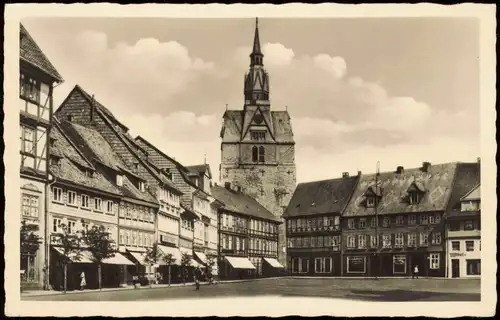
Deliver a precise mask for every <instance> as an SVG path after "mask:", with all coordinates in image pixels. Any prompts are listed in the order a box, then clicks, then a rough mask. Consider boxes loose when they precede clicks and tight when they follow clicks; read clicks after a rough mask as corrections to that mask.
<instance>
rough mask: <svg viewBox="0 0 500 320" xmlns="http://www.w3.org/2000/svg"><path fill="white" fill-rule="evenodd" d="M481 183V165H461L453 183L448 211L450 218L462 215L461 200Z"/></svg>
mask: <svg viewBox="0 0 500 320" xmlns="http://www.w3.org/2000/svg"><path fill="white" fill-rule="evenodd" d="M480 182H481V166H480V164H479V163H459V164H458V165H457V174H456V177H455V181H454V183H453V188H452V192H451V197H450V203H449V205H448V209H447V211H446V213H447V215H448V216H457V215H461V214H462V213H461V203H460V202H461V199H462V197H464V196H466V195H467V194H468V193H469V192H471V191H472V190H473V189H474V188H475V187H476V186H478V185H479V184H480Z"/></svg>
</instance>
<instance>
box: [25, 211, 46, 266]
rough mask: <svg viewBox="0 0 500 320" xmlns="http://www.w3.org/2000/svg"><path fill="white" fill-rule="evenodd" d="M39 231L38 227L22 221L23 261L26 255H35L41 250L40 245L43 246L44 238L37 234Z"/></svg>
mask: <svg viewBox="0 0 500 320" xmlns="http://www.w3.org/2000/svg"><path fill="white" fill-rule="evenodd" d="M37 231H38V226H37V225H33V224H28V223H26V221H25V220H22V221H21V234H20V240H21V244H20V249H21V259H22V257H23V255H24V254H27V255H30V254H34V253H35V252H37V251H38V249H39V248H40V244H42V238H41V237H40V236H39V235H38V234H37V233H36V232H37ZM28 261H29V260H28Z"/></svg>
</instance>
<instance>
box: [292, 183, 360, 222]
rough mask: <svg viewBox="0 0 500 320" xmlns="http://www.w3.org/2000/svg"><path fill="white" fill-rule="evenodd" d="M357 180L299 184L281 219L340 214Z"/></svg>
mask: <svg viewBox="0 0 500 320" xmlns="http://www.w3.org/2000/svg"><path fill="white" fill-rule="evenodd" d="M358 179H359V177H358V176H356V177H348V178H339V179H330V180H323V181H314V182H306V183H299V185H298V186H297V188H296V189H295V192H294V193H293V196H292V199H291V200H290V203H289V204H288V207H287V208H286V210H285V213H284V214H283V217H287V218H288V217H294V216H309V215H315V214H322V213H338V214H341V213H342V211H343V210H344V208H345V206H346V205H347V203H348V202H349V200H350V199H351V196H352V194H353V192H354V189H355V187H356V183H357V182H358Z"/></svg>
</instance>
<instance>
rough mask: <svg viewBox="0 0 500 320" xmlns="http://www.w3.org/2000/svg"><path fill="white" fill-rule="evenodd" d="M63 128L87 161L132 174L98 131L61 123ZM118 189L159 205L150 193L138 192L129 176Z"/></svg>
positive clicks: (129, 195)
mask: <svg viewBox="0 0 500 320" xmlns="http://www.w3.org/2000/svg"><path fill="white" fill-rule="evenodd" d="M61 128H62V130H63V131H64V133H65V134H66V135H67V136H68V137H70V139H71V140H72V141H73V143H74V145H75V146H77V148H78V149H79V150H80V151H81V152H82V153H83V154H84V155H85V157H86V158H87V159H89V160H90V161H97V162H98V163H100V164H102V165H104V166H106V167H108V168H110V169H112V170H114V171H116V172H118V173H121V174H123V173H125V172H126V173H128V174H130V172H129V171H128V170H126V168H127V167H126V165H125V163H124V162H123V161H122V160H121V158H120V157H119V156H118V155H117V154H116V153H115V152H114V151H113V149H112V148H111V146H110V145H109V143H108V142H107V141H106V139H104V137H103V136H102V135H101V134H100V133H99V132H98V131H97V130H95V129H93V128H88V127H84V126H82V125H79V124H76V123H73V122H67V121H63V122H61ZM113 185H115V186H116V183H115V182H113ZM116 188H118V189H119V190H120V192H121V193H122V194H123V195H125V196H127V197H130V198H134V199H138V200H142V201H146V202H150V203H157V201H156V199H155V198H154V197H153V196H152V195H151V194H150V193H149V192H147V191H146V192H141V191H140V190H138V189H137V188H136V187H135V186H134V185H133V183H132V182H131V181H130V180H129V179H128V178H127V175H124V177H123V186H122V187H119V186H116Z"/></svg>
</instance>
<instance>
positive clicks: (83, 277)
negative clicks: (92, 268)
mask: <svg viewBox="0 0 500 320" xmlns="http://www.w3.org/2000/svg"><path fill="white" fill-rule="evenodd" d="M86 285H87V281H85V272H83V271H82V273H80V290H84V289H85V286H86Z"/></svg>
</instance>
